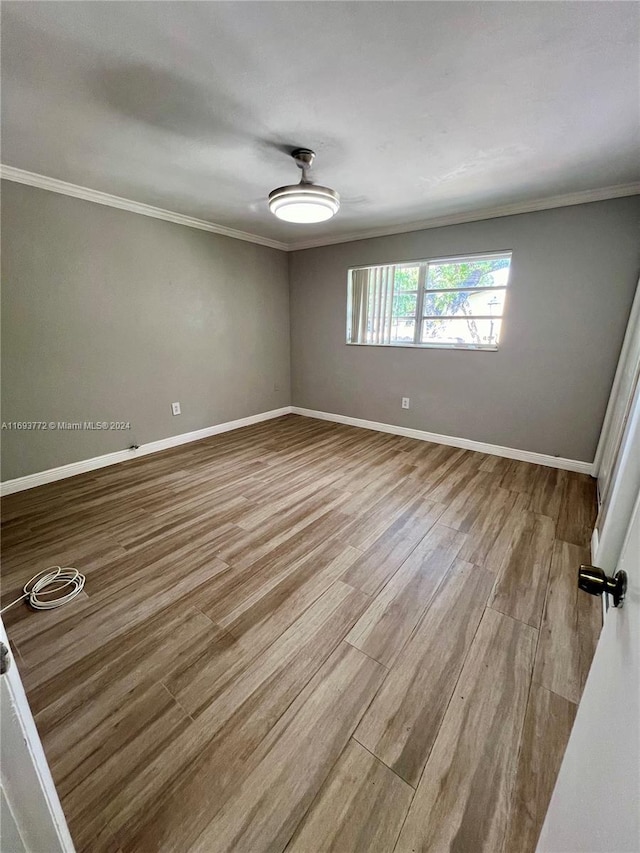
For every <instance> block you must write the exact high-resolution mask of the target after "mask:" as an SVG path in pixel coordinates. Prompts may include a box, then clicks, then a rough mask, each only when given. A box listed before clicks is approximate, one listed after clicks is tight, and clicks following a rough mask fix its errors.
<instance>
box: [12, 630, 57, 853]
mask: <svg viewBox="0 0 640 853" xmlns="http://www.w3.org/2000/svg"><path fill="white" fill-rule="evenodd" d="M0 640H1V641H2V643H3V645H4V647H5V648H6V649H7V650H8V655H7V657H6V659H5V667H6V671H5V672H4V673H3V674H2V675H0V727H1V738H0V750H1V762H0V809H1V813H0V819H1V823H0V851H1V853H74V847H73V842H72V841H71V836H70V835H69V830H68V828H67V823H66V820H65V817H64V814H63V812H62V807H61V805H60V800H59V799H58V795H57V793H56V789H55V787H54V784H53V779H52V778H51V773H50V771H49V766H48V764H47V760H46V758H45V756H44V752H43V749H42V744H41V743H40V738H39V737H38V731H37V729H36V726H35V723H34V721H33V717H32V716H31V711H30V709H29V705H28V703H27V697H26V696H25V692H24V688H23V687H22V681H21V680H20V674H19V673H18V668H17V667H16V664H15V661H14V660H13V653H12V651H11V649H10V646H9V640H8V639H7V635H6V632H5V630H4V625H3V624H2V620H1V619H0Z"/></svg>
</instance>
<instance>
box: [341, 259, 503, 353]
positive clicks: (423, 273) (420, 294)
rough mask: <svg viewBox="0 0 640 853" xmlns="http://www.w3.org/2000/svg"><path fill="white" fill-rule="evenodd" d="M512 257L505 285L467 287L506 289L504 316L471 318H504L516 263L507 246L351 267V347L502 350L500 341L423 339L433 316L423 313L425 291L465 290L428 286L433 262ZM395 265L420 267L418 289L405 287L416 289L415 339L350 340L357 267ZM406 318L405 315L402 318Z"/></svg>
mask: <svg viewBox="0 0 640 853" xmlns="http://www.w3.org/2000/svg"><path fill="white" fill-rule="evenodd" d="M506 257H508V258H509V275H508V276H507V283H506V284H505V285H504V286H503V287H477V288H476V287H474V288H466V289H467V290H471V289H472V290H473V291H474V293H475V292H477V293H481V292H483V291H496V290H501V291H504V295H505V299H504V307H503V311H502V315H501V316H500V317H493V316H491V315H480V314H473V315H472V316H471V317H469V319H473V320H491V319H494V320H500V321H504V319H505V316H506V311H507V305H508V299H507V294H508V291H509V285H510V281H511V268H512V263H513V250H512V249H505V250H504V251H493V252H479V253H477V254H466V255H444V256H438V257H432V258H421V259H419V260H411V261H385V262H381V263H374V264H372V263H369V264H359V265H357V266H353V267H349V268H348V270H347V325H346V345H347V346H350V347H382V348H385V349H388V348H389V347H400V348H402V349H445V350H458V351H462V352H498V350H499V348H500V343H499V342H498V343H497V344H457V343H432V342H431V343H430V342H427V343H423V342H422V341H421V340H420V336H421V334H422V325H423V321H424V320H428V319H431V317H425V316H424V315H423V310H424V299H425V295H426V294H428V293H455V292H460V291H462V290H465V288H464V287H447V288H441V287H439V288H427V287H426V286H425V285H426V283H427V276H428V274H429V264H443V263H447V262H449V263H464V262H465V261H488V260H494V259H496V258H506ZM387 266H394V267H395V268H396V269H402V268H404V267H418V285H417V291H414V290H407V291H403V293H416V294H417V299H416V313H415V315H414V316H413V317H411V318H408V319H413V320H414V322H415V330H414V339H413V343H406V342H404V343H400V342H398V343H388V344H382V343H368V342H366V341H363V342H359V341H350V340H349V335H350V333H351V319H352V316H351V312H352V281H353V277H352V276H353V273H354V272H355V271H356V270H364V269H373V268H375V267H387ZM446 318H448V319H460V320H462V319H466V318H464V317H455V316H454V315H451V316H449V315H444V317H443V316H438V317H434V318H433V319H436V320H442V319H446ZM399 319H403V318H399Z"/></svg>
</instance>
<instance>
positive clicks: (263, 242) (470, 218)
mask: <svg viewBox="0 0 640 853" xmlns="http://www.w3.org/2000/svg"><path fill="white" fill-rule="evenodd" d="M0 178H4V179H5V180H7V181H14V182H15V183H18V184H27V185H28V186H30V187H37V188H38V189H41V190H49V191H50V192H55V193H61V194H62V195H69V196H73V198H80V199H83V200H84V201H92V202H95V204H104V205H106V206H107V207H116V208H119V209H120V210H128V211H130V212H131V213H139V214H141V215H142V216H151V217H153V218H154V219H164V220H165V221H166V222H174V223H176V224H177V225H186V226H187V227H188V228H197V229H199V230H200V231H210V232H211V233H213V234H221V235H222V236H223V237H232V238H233V239H234V240H244V241H245V242H247V243H257V244H258V245H259V246H268V247H269V248H270V249H279V250H280V251H282V252H297V251H300V250H302V249H316V248H319V247H321V246H333V245H335V244H337V243H352V242H354V241H356V240H370V239H371V238H373V237H388V236H391V235H393V234H406V233H409V232H411V231H425V230H428V229H430V228H443V227H445V226H447V225H463V224H465V223H467V222H480V221H482V220H484V219H499V218H500V217H502V216H517V215H519V214H521V213H535V212H537V211H541V210H552V209H553V208H556V207H572V206H574V205H576V204H589V202H593V201H607V200H608V199H613V198H624V197H625V196H631V195H640V182H636V183H631V184H619V185H617V186H613V187H601V188H600V189H593V190H582V191H580V192H575V193H565V194H564V195H556V196H549V197H548V198H541V199H536V200H534V201H528V202H516V203H514V204H505V205H502V206H499V207H487V208H483V209H480V210H473V211H467V212H465V213H453V214H451V215H448V216H437V217H432V218H431V219H424V220H421V221H419V222H406V223H404V224H401V225H390V226H387V227H380V228H370V229H368V230H364V231H352V232H350V233H347V234H340V235H336V236H335V237H317V238H316V239H314V240H296V241H295V242H291V243H283V242H280V241H279V240H271V239H270V238H269V237H261V236H260V235H259V234H250V233H249V232H248V231H238V230H237V229H236V228H228V227H227V226H226V225H218V224H217V223H215V222H208V221H207V220H205V219H195V218H194V217H192V216H185V215H184V214H182V213H175V212H174V211H172V210H164V209H163V208H161V207H153V206H152V205H150V204H143V203H142V202H139V201H133V200H132V199H128V198H122V197H121V196H117V195H110V193H104V192H101V191H100V190H92V189H89V188H88V187H81V186H79V185H78V184H70V183H68V182H67V181H60V180H58V178H49V177H47V176H46V175H39V174H37V173H36V172H28V171H26V170H25V169H16V168H15V167H14V166H6V165H4V164H2V165H0Z"/></svg>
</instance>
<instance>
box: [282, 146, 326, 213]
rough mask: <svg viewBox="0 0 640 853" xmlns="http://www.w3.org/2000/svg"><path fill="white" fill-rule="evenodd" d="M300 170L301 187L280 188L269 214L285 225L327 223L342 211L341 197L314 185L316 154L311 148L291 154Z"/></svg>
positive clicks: (298, 149) (297, 149) (296, 185)
mask: <svg viewBox="0 0 640 853" xmlns="http://www.w3.org/2000/svg"><path fill="white" fill-rule="evenodd" d="M291 156H292V157H293V159H294V160H295V161H296V163H297V165H298V167H299V168H300V169H302V178H301V179H300V183H299V184H290V185H289V186H286V187H278V189H275V190H273V191H272V192H270V193H269V210H270V211H271V212H272V213H273V214H274V215H275V216H277V217H278V219H283V220H284V221H285V222H297V223H304V224H308V223H312V222H326V220H327V219H331V217H332V216H335V215H336V213H337V212H338V210H339V209H340V196H339V195H338V193H337V192H336V191H335V190H332V189H330V188H329V187H320V186H317V185H316V184H312V183H311V181H310V180H309V179H308V177H307V170H308V169H309V168H310V167H311V164H312V163H313V160H314V158H315V154H314V152H313V151H310V150H309V149H308V148H296V150H295V151H292V152H291Z"/></svg>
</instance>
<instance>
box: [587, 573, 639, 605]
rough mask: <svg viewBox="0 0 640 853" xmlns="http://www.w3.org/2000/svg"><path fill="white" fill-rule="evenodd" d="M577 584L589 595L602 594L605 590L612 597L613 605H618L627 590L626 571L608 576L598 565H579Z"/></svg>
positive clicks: (620, 603)
mask: <svg viewBox="0 0 640 853" xmlns="http://www.w3.org/2000/svg"><path fill="white" fill-rule="evenodd" d="M578 586H579V587H580V589H582V590H584V592H588V593H589V595H602V593H603V592H606V593H608V594H609V595H610V596H611V597H612V598H613V606H614V607H620V606H621V605H622V602H623V601H624V596H625V593H626V591H627V573H626V572H623V571H619V572H616V573H615V575H614V576H613V577H612V578H610V577H609V576H608V575H607V574H605V571H604V569H599V568H598V566H580V568H579V569H578Z"/></svg>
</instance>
